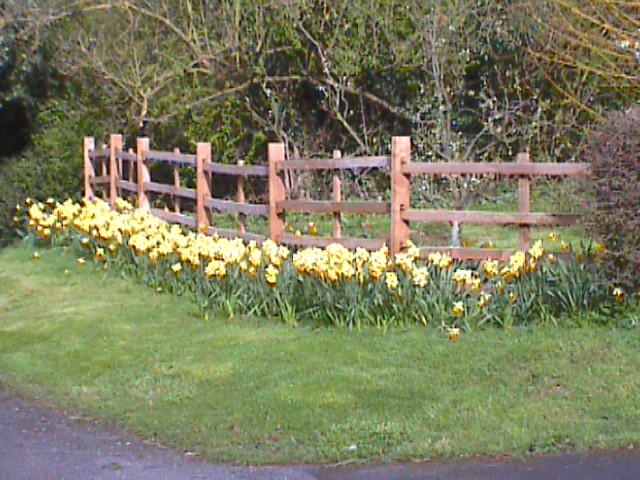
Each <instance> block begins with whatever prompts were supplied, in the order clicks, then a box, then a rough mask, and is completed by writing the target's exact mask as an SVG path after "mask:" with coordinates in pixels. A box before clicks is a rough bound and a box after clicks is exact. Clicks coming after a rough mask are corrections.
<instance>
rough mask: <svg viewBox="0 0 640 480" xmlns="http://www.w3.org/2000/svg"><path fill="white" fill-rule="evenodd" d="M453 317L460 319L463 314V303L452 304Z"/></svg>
mask: <svg viewBox="0 0 640 480" xmlns="http://www.w3.org/2000/svg"><path fill="white" fill-rule="evenodd" d="M452 311H453V316H454V317H461V316H462V315H463V314H464V303H463V302H455V303H454V304H453V309H452Z"/></svg>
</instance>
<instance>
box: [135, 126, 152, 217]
mask: <svg viewBox="0 0 640 480" xmlns="http://www.w3.org/2000/svg"><path fill="white" fill-rule="evenodd" d="M136 150H137V152H136V158H137V166H138V168H137V170H138V208H139V209H141V210H146V211H148V210H149V209H150V208H151V204H150V203H149V197H147V192H146V187H147V183H149V182H150V181H151V173H150V172H149V163H148V161H147V155H148V153H149V139H148V138H147V137H142V138H138V139H137V140H136Z"/></svg>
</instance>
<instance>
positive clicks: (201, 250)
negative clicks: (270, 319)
mask: <svg viewBox="0 0 640 480" xmlns="http://www.w3.org/2000/svg"><path fill="white" fill-rule="evenodd" d="M22 208H23V207H20V209H19V212H18V213H20V211H22V214H25V213H26V214H27V218H28V223H29V226H30V228H31V229H32V231H34V232H35V233H36V234H37V235H38V236H39V237H41V238H42V239H45V240H52V239H55V238H56V236H57V235H60V236H61V238H67V239H69V238H72V239H74V240H75V241H77V242H78V243H79V245H80V248H81V249H83V250H84V251H85V253H84V254H83V256H82V258H80V259H79V260H78V265H80V266H82V265H84V264H85V257H86V258H91V256H93V258H95V260H97V261H99V262H105V266H106V264H107V262H109V260H110V259H111V258H116V256H119V255H120V254H121V252H126V255H128V257H127V258H130V259H132V260H131V261H134V260H133V259H135V258H139V257H144V258H146V259H147V260H148V262H147V263H148V264H150V265H152V266H154V265H158V264H160V263H162V265H164V267H162V268H165V269H166V270H165V271H167V272H169V273H168V275H169V276H170V277H171V278H174V279H179V278H181V277H183V275H185V272H191V273H194V272H195V273H196V276H198V278H201V279H202V281H206V282H211V284H215V283H216V282H229V281H237V279H240V281H244V280H242V279H243V278H244V279H249V278H251V279H255V281H258V282H263V285H264V284H266V285H268V286H269V287H272V288H275V287H277V286H278V285H279V284H281V283H282V282H284V283H285V284H286V285H288V287H287V288H288V290H286V291H287V292H289V294H290V295H293V296H297V297H300V298H302V297H304V295H303V294H302V293H301V294H300V295H297V294H296V293H295V292H296V291H295V288H302V289H304V288H307V287H305V286H304V285H308V284H307V283H305V282H306V281H307V280H309V279H312V280H313V281H314V282H316V283H314V284H313V285H314V288H329V289H332V292H334V293H335V294H336V295H338V294H340V292H343V291H344V290H343V286H344V284H345V283H350V284H353V285H355V286H357V287H356V290H357V289H358V288H361V290H362V292H369V293H363V297H362V298H363V299H364V301H371V302H374V301H378V300H376V299H379V301H380V302H386V304H385V307H384V308H389V309H392V310H393V309H396V310H394V311H399V310H398V309H400V308H404V307H402V300H403V299H404V298H405V294H406V293H407V292H408V291H410V292H409V293H411V299H413V301H422V302H423V303H422V304H421V305H422V306H423V307H424V308H425V309H426V308H431V307H432V306H433V305H436V304H438V303H439V302H440V301H442V299H443V298H445V299H446V310H438V313H437V314H438V315H444V316H449V318H450V320H451V321H452V322H453V326H452V327H451V329H450V330H447V331H448V332H449V335H450V338H451V339H452V340H455V339H457V338H458V335H459V330H458V328H457V326H456V325H461V324H463V323H464V321H466V319H468V318H469V317H471V316H473V315H475V316H482V315H490V313H489V311H493V312H494V313H493V314H494V315H498V314H500V312H502V310H504V309H505V308H507V307H508V305H516V304H518V302H519V301H520V299H521V297H523V295H525V294H526V292H525V294H523V290H522V289H518V288H516V287H517V286H518V285H522V283H523V282H526V280H527V278H529V277H532V276H536V275H537V276H540V275H544V274H545V272H549V270H550V269H551V268H552V267H553V266H554V265H555V264H556V262H557V259H556V257H555V256H554V255H552V254H547V253H545V249H544V246H543V243H542V241H541V240H538V241H536V242H534V244H533V245H532V247H531V248H530V249H529V250H528V251H527V252H517V253H515V254H514V255H512V256H511V257H510V258H509V259H508V260H507V261H506V262H500V261H498V260H486V261H484V262H481V263H480V264H476V265H466V264H460V263H458V262H455V261H454V259H453V258H452V257H451V256H450V255H449V254H447V253H440V252H433V253H430V254H428V255H427V257H426V261H424V260H421V252H420V249H418V248H417V247H416V246H415V245H414V244H412V243H411V242H409V243H408V244H407V246H406V247H407V248H406V249H405V250H404V251H403V252H402V253H399V254H397V255H395V257H393V258H392V256H391V255H390V252H389V249H388V248H387V247H386V246H384V247H383V248H381V249H379V250H377V251H373V252H369V251H367V250H365V249H362V248H358V249H356V250H355V251H351V250H348V249H347V248H345V247H343V246H342V245H339V244H330V245H328V246H327V247H326V248H323V249H321V248H307V249H303V250H299V251H297V252H291V251H290V250H289V249H288V248H286V247H284V246H281V245H277V244H276V243H274V242H272V241H271V240H266V241H264V242H263V243H262V244H261V245H258V244H257V243H256V242H249V243H245V242H243V241H242V240H241V239H238V238H235V239H226V238H221V237H219V236H217V235H214V236H207V235H205V234H204V233H196V232H192V231H187V230H185V229H183V228H182V227H180V226H177V225H170V224H168V223H166V222H164V221H163V220H161V219H159V218H157V217H155V216H153V215H152V214H150V213H148V212H144V211H141V210H135V209H134V208H133V207H132V205H131V204H129V203H128V202H126V201H124V200H121V199H119V200H118V201H117V203H116V208H114V209H111V208H110V207H109V205H108V204H107V203H105V202H103V201H101V200H96V201H84V202H82V203H80V204H79V203H74V202H72V201H66V202H64V203H56V202H54V201H53V200H48V201H47V202H45V203H33V202H29V203H28V205H27V206H26V208H25V209H24V210H22ZM18 220H19V219H18ZM549 240H550V241H551V242H556V241H558V240H559V239H558V237H557V236H556V235H555V234H551V235H550V236H549ZM565 245H566V244H564V243H563V245H562V250H563V251H564V250H565ZM39 258H40V257H39V255H38V254H35V255H34V260H36V261H37V260H39ZM578 261H580V259H579V258H578ZM287 265H290V267H287ZM285 271H286V272H287V273H286V274H283V272H285ZM232 272H233V275H231V273H232ZM189 278H194V277H193V275H190V277H189ZM230 278H233V280H229V279H230ZM176 281H177V280H176ZM184 281H187V280H186V279H185V278H182V279H181V280H180V282H184ZM445 283H446V284H447V285H448V286H449V287H448V289H447V288H443V284H445ZM221 284H222V283H221ZM227 284H228V283H227ZM292 285H293V286H292ZM296 285H298V286H300V285H301V287H296ZM237 286H238V289H240V287H241V286H242V285H241V284H238V285H237ZM372 286H373V287H375V290H371V287H372ZM235 287H236V284H234V285H233V287H232V288H230V289H229V290H230V291H237V290H238V289H236V288H235ZM367 289H369V290H367ZM265 291H268V289H267V290H265ZM374 291H375V292H386V293H384V295H383V296H381V297H375V295H374V296H372V294H371V292H374ZM447 292H449V293H447ZM307 293H308V292H307ZM612 293H613V296H614V297H615V299H616V300H617V301H618V302H623V301H624V298H625V293H624V291H623V290H622V289H620V288H615V289H613V292H612ZM447 295H448V296H447ZM300 298H295V299H292V300H291V301H292V302H295V301H302V300H300ZM331 298H336V297H335V296H334V297H331ZM407 298H408V297H407ZM523 300H524V299H523ZM256 301H257V300H256ZM347 301H349V300H347ZM341 302H342V299H341V300H339V301H338V300H335V301H332V303H334V304H335V305H337V304H340V303H341ZM501 302H502V303H501ZM523 303H524V302H523ZM335 305H325V308H333V306H335ZM376 308H378V307H376ZM406 308H408V309H409V310H406V312H409V313H410V314H411V315H414V318H416V319H418V318H420V319H421V321H422V322H425V320H424V316H422V317H419V316H418V315H419V312H415V311H410V310H411V309H412V307H411V306H408V307H406ZM434 308H435V307H434ZM248 309H249V308H248ZM305 309H306V307H305V306H301V307H300V309H299V310H300V311H302V310H305ZM312 310H313V311H317V309H312ZM413 310H416V309H415V308H413ZM378 311H379V309H378ZM433 311H435V310H433ZM376 315H377V314H376ZM432 315H435V313H432Z"/></svg>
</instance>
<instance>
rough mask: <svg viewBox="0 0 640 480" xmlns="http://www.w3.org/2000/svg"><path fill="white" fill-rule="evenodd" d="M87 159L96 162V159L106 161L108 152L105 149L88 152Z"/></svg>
mask: <svg viewBox="0 0 640 480" xmlns="http://www.w3.org/2000/svg"><path fill="white" fill-rule="evenodd" d="M94 148H95V147H94ZM89 158H90V159H91V160H97V159H100V160H106V159H107V158H109V150H108V149H107V148H101V149H99V150H92V151H90V152H89Z"/></svg>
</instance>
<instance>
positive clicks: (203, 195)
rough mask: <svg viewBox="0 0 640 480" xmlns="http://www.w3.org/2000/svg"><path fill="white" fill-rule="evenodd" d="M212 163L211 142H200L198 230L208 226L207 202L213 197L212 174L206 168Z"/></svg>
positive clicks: (197, 160)
mask: <svg viewBox="0 0 640 480" xmlns="http://www.w3.org/2000/svg"><path fill="white" fill-rule="evenodd" d="M210 163H211V144H210V143H204V142H200V143H198V145H197V153H196V192H197V195H196V212H197V214H198V230H200V229H204V228H206V227H208V226H209V225H210V224H211V223H210V221H209V214H208V212H207V208H206V203H207V201H208V200H209V199H210V198H211V176H210V175H209V174H208V173H206V172H205V168H206V167H207V166H208V165H209V164H210Z"/></svg>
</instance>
